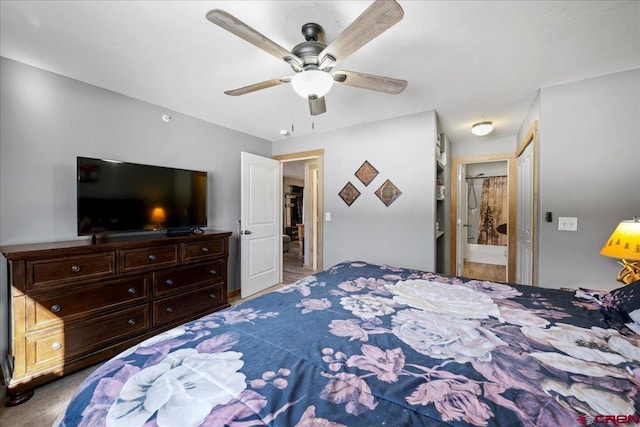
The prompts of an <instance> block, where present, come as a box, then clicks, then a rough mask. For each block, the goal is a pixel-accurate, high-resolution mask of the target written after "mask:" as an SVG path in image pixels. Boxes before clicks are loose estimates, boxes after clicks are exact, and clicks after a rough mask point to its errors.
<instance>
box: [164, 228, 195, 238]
mask: <svg viewBox="0 0 640 427" xmlns="http://www.w3.org/2000/svg"><path fill="white" fill-rule="evenodd" d="M189 234H191V228H174V229H171V230H167V236H169V237H176V236H188V235H189Z"/></svg>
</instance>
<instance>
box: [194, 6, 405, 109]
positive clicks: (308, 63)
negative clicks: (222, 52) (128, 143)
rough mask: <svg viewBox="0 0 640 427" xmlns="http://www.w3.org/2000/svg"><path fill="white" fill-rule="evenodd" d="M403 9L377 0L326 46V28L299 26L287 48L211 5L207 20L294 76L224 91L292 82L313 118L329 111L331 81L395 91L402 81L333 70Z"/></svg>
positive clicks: (252, 89)
mask: <svg viewBox="0 0 640 427" xmlns="http://www.w3.org/2000/svg"><path fill="white" fill-rule="evenodd" d="M403 16H404V11H403V10H402V8H401V7H400V5H399V4H398V3H397V2H395V1H394V0H376V1H375V2H373V4H371V5H370V6H369V7H368V8H367V9H366V10H365V11H364V12H362V14H361V15H360V16H359V17H358V18H357V19H356V20H355V21H353V22H352V23H351V25H349V26H348V27H347V28H346V29H345V30H344V31H342V33H340V34H339V35H338V37H336V38H335V40H333V41H332V42H331V43H329V44H328V45H327V44H325V40H324V30H323V29H322V27H321V26H320V25H318V24H316V23H307V24H304V25H303V26H302V34H303V35H304V37H305V40H306V41H304V42H302V43H300V44H298V45H297V46H295V47H294V48H293V49H291V51H288V50H287V49H285V48H283V47H282V46H280V45H278V44H277V43H275V42H274V41H272V40H270V39H269V38H267V37H265V36H264V35H262V34H261V33H259V32H258V31H256V30H254V29H253V28H251V27H250V26H248V25H247V24H245V23H244V22H242V21H240V20H239V19H237V18H236V17H234V16H232V15H230V14H229V13H227V12H225V11H223V10H220V9H214V10H211V11H209V12H208V13H207V19H208V20H209V21H211V22H212V23H214V24H216V25H219V26H220V27H222V28H224V29H225V30H227V31H229V32H231V33H233V34H235V35H236V36H238V37H240V38H242V39H244V40H246V41H248V42H249V43H251V44H253V45H254V46H256V47H258V48H260V49H262V50H264V51H265V52H267V53H269V54H271V55H273V56H275V57H276V58H278V59H281V60H283V61H284V62H286V63H287V64H289V65H290V66H291V68H292V69H293V71H294V72H295V74H294V75H293V76H285V77H278V78H275V79H271V80H267V81H264V82H260V83H255V84H252V85H249V86H244V87H241V88H238V89H232V90H228V91H225V94H227V95H231V96H238V95H244V94H247V93H251V92H255V91H257V90H262V89H266V88H269V87H273V86H278V85H281V84H284V83H291V85H292V86H293V88H294V90H295V91H296V93H298V94H299V95H300V96H302V97H304V98H307V99H308V101H309V111H310V112H311V115H313V116H315V115H318V114H322V113H324V112H326V111H327V105H326V102H325V99H324V96H325V94H326V93H327V92H329V90H330V89H331V87H332V85H333V83H334V82H337V83H341V84H344V85H347V86H353V87H358V88H361V89H368V90H374V91H377V92H383V93H387V94H391V95H397V94H399V93H400V92H402V91H403V90H404V88H405V87H406V86H407V81H406V80H399V79H394V78H391V77H383V76H375V75H372V74H364V73H358V72H355V71H346V70H339V71H334V70H333V67H334V66H335V64H336V63H337V62H338V61H341V60H344V59H345V58H347V57H348V56H350V55H351V54H352V53H353V52H355V51H356V50H358V49H360V48H361V47H362V46H364V45H365V44H367V43H369V42H370V41H371V40H373V39H374V38H376V37H377V36H379V35H380V34H382V33H383V32H385V31H387V30H388V29H389V28H391V27H392V26H393V25H395V24H396V23H398V22H399V21H400V20H401V19H402V17H403Z"/></svg>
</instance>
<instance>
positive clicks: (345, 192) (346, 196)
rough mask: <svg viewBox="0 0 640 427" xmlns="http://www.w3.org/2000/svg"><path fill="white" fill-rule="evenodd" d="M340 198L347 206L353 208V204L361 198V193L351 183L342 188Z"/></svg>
mask: <svg viewBox="0 0 640 427" xmlns="http://www.w3.org/2000/svg"><path fill="white" fill-rule="evenodd" d="M338 196H340V198H341V199H342V200H344V202H345V203H346V204H347V206H351V204H352V203H353V202H355V201H356V199H357V198H358V197H360V191H358V189H357V188H356V187H355V186H354V185H353V184H352V183H351V181H349V182H347V184H346V185H345V186H344V187H342V190H340V192H339V193H338Z"/></svg>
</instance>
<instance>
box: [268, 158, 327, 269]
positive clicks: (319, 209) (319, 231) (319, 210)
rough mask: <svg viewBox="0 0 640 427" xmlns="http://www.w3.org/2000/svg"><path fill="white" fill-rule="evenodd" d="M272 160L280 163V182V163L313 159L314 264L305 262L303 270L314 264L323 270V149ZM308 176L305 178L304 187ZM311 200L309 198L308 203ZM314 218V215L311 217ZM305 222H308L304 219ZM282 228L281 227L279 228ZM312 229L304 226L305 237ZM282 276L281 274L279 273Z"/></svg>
mask: <svg viewBox="0 0 640 427" xmlns="http://www.w3.org/2000/svg"><path fill="white" fill-rule="evenodd" d="M272 158H273V159H274V160H278V161H280V164H281V167H280V179H281V180H282V178H283V177H282V163H285V162H294V161H298V160H310V159H315V160H316V161H317V164H318V167H317V169H318V188H317V201H318V202H317V205H316V215H315V217H316V219H317V221H316V225H317V226H316V236H317V245H316V246H317V251H316V253H315V256H316V262H315V263H314V262H313V260H311V261H310V262H308V263H307V262H305V264H304V267H303V268H304V269H305V270H312V269H313V266H314V264H315V266H316V269H317V270H322V269H323V252H324V251H323V241H324V149H322V148H321V149H318V150H309V151H300V152H297V153H289V154H279V155H276V156H273V157H272ZM308 179H309V176H305V185H306V182H307V180H308ZM310 201H311V199H310V198H309V202H310ZM283 204H284V194H283V192H282V191H281V192H280V206H282V205H283ZM311 217H314V215H311ZM305 220H309V219H308V218H306V217H305ZM281 228H282V227H281ZM311 228H312V227H309V229H307V227H306V226H305V235H313V230H311ZM280 270H282V263H280ZM281 274H282V272H281Z"/></svg>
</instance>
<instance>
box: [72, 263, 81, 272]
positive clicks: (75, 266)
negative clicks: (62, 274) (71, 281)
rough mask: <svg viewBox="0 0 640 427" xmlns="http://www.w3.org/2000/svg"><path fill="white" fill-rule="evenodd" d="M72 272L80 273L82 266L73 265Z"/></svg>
mask: <svg viewBox="0 0 640 427" xmlns="http://www.w3.org/2000/svg"><path fill="white" fill-rule="evenodd" d="M71 271H73V272H74V273H78V272H79V271H80V266H79V265H75V264H74V265H72V266H71Z"/></svg>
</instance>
